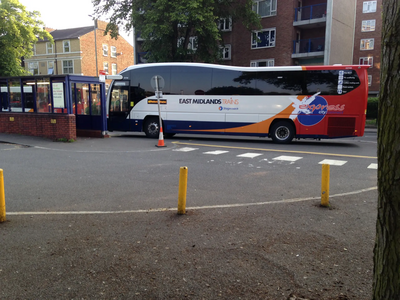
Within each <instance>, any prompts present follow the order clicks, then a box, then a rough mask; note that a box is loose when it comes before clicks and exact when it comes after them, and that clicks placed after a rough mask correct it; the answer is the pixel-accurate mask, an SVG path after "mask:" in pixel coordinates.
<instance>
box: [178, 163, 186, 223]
mask: <svg viewBox="0 0 400 300" xmlns="http://www.w3.org/2000/svg"><path fill="white" fill-rule="evenodd" d="M187 174H188V168H187V167H181V169H180V172H179V195H178V215H184V214H186V191H187Z"/></svg>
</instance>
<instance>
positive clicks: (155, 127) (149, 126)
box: [143, 118, 160, 138]
mask: <svg viewBox="0 0 400 300" xmlns="http://www.w3.org/2000/svg"><path fill="white" fill-rule="evenodd" d="M143 131H144V133H145V134H146V136H147V137H149V138H158V136H159V134H160V132H159V131H160V124H159V120H158V118H149V119H147V120H146V122H145V123H144V126H143Z"/></svg>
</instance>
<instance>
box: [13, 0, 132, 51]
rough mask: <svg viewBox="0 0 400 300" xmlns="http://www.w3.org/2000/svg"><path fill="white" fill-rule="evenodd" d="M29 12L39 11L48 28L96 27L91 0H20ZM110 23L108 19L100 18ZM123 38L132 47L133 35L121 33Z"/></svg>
mask: <svg viewBox="0 0 400 300" xmlns="http://www.w3.org/2000/svg"><path fill="white" fill-rule="evenodd" d="M19 2H20V3H21V4H22V5H24V6H25V7H26V9H27V10H28V11H33V10H36V11H39V12H40V14H41V18H40V19H41V20H42V21H43V22H44V23H45V24H46V27H50V28H53V29H66V28H76V27H85V26H91V25H94V22H93V19H92V17H89V15H92V14H93V13H94V8H93V5H92V1H91V0H19ZM100 19H101V20H102V21H108V20H107V18H106V17H104V18H100ZM120 34H121V36H122V37H124V38H125V40H126V41H127V42H129V43H130V44H131V45H132V43H133V41H132V33H130V35H129V33H125V32H122V31H120Z"/></svg>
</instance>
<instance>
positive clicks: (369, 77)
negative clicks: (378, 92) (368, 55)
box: [368, 75, 372, 86]
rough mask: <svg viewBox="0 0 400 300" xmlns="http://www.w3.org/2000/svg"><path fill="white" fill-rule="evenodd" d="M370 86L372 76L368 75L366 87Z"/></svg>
mask: <svg viewBox="0 0 400 300" xmlns="http://www.w3.org/2000/svg"><path fill="white" fill-rule="evenodd" d="M371 85H372V75H368V86H371Z"/></svg>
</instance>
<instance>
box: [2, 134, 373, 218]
mask: <svg viewBox="0 0 400 300" xmlns="http://www.w3.org/2000/svg"><path fill="white" fill-rule="evenodd" d="M13 138H14V140H13V141H12V142H13V143H15V144H10V143H3V144H0V149H1V157H2V158H1V168H3V169H4V170H5V171H4V177H5V185H6V190H7V210H8V211H9V212H31V211H35V212H38V211H115V210H123V211H124V210H148V209H163V208H174V207H176V203H177V193H178V186H179V169H180V167H182V166H187V167H188V182H187V187H188V194H187V206H189V207H191V206H195V207H199V206H212V205H230V204H235V205H236V204H248V203H258V202H266V201H281V200H288V199H293V198H307V197H318V196H319V195H320V190H321V164H322V163H328V164H332V165H331V168H330V194H331V195H335V194H342V193H351V192H355V191H360V190H363V189H368V188H373V187H375V186H376V163H377V160H376V142H375V143H374V140H375V141H376V133H375V135H374V133H373V132H372V133H369V132H368V133H367V135H366V136H365V137H363V138H357V139H341V140H333V141H312V140H311V141H308V140H305V141H300V142H293V143H292V144H289V145H276V144H273V143H272V142H271V141H269V140H268V139H237V138H228V139H227V138H223V139H221V138H218V139H217V138H210V137H204V136H202V137H195V138H194V137H193V136H192V137H185V136H177V137H176V138H173V139H168V140H166V141H165V144H166V145H167V147H165V148H157V147H155V144H156V143H157V140H156V141H154V140H149V139H147V138H145V137H144V136H143V135H126V134H123V133H122V134H121V133H119V134H115V135H114V136H112V137H111V138H109V139H78V141H76V142H74V143H54V142H51V141H48V140H42V139H37V138H26V137H19V136H15V137H12V138H11V139H13ZM1 139H3V140H6V141H7V137H4V135H3V137H2V136H0V140H1ZM8 139H9V140H10V137H9V138H8ZM18 139H20V140H19V141H18Z"/></svg>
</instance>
